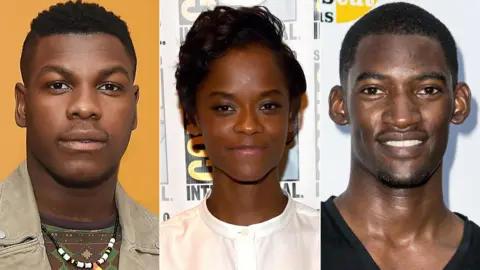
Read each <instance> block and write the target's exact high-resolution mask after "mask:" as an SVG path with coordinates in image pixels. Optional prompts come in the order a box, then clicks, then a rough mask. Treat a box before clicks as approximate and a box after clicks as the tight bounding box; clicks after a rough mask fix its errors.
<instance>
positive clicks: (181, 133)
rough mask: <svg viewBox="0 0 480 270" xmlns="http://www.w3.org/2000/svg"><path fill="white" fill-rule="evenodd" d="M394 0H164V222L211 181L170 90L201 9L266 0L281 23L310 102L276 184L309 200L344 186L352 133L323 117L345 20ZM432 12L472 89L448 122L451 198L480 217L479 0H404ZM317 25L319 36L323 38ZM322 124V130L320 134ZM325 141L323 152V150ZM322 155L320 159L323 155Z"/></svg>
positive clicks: (447, 173)
mask: <svg viewBox="0 0 480 270" xmlns="http://www.w3.org/2000/svg"><path fill="white" fill-rule="evenodd" d="M388 2H395V1H393V0H266V1H265V0H216V1H215V0H168V1H162V4H161V13H160V20H161V22H162V23H161V26H160V39H161V44H162V46H161V52H160V55H161V86H162V96H161V101H162V103H161V105H162V110H161V113H162V115H161V171H160V173H161V193H160V213H161V218H162V219H163V220H165V219H168V218H169V217H171V216H173V215H175V214H178V213H180V212H182V211H185V210H187V209H188V208H191V207H194V206H196V205H197V204H198V203H199V201H200V200H202V199H203V198H204V195H205V193H206V192H207V190H208V189H209V188H210V186H211V183H212V179H211V176H210V174H209V172H210V170H211V168H210V167H209V160H208V157H207V156H206V155H205V153H204V151H202V150H201V149H202V147H201V146H202V145H201V144H202V141H201V138H191V137H190V136H189V135H188V134H186V133H185V129H184V127H183V125H182V118H181V117H182V115H181V113H180V110H179V107H178V99H177V96H176V91H175V79H174V68H175V65H176V64H177V61H178V59H177V57H178V49H179V46H180V44H181V42H182V41H183V40H184V37H185V35H186V33H187V31H188V30H189V28H190V27H191V25H192V24H193V22H194V20H195V19H196V18H197V16H198V15H199V13H200V12H201V11H203V10H205V9H206V8H212V7H214V6H215V5H219V4H223V5H233V6H235V5H239V4H242V5H264V6H267V7H268V8H269V9H270V10H271V11H272V12H273V13H274V14H275V15H277V16H278V17H279V18H280V19H281V20H282V21H283V22H284V23H285V30H286V31H285V35H284V36H285V40H286V42H287V43H288V44H289V45H290V46H291V48H292V49H293V50H294V51H295V52H296V53H297V57H298V59H299V61H300V63H301V65H302V67H303V69H304V71H305V75H306V77H307V85H308V87H307V95H308V106H307V108H306V110H305V112H304V119H303V126H302V129H301V131H300V133H299V136H298V139H297V144H296V146H295V147H294V148H293V149H291V150H290V151H289V156H288V162H287V166H286V169H285V173H284V176H283V179H282V181H281V182H280V185H281V186H282V187H284V188H285V189H286V190H288V191H289V192H290V193H291V194H292V195H293V197H294V198H295V199H296V200H298V201H300V202H303V203H305V204H307V205H309V206H311V207H314V208H317V209H318V208H319V206H320V201H323V200H326V199H327V198H328V197H330V196H331V195H339V194H340V193H341V192H342V191H344V190H345V189H346V187H347V184H348V178H349V168H350V135H349V130H348V127H347V128H345V127H343V128H340V127H338V126H336V125H335V124H334V123H333V122H332V121H331V120H330V118H329V116H328V94H329V91H330V88H331V87H332V86H333V85H336V84H339V75H338V65H339V63H338V59H339V51H340V46H341V42H342V40H343V37H344V35H345V33H346V32H347V30H348V28H349V27H350V26H351V25H352V24H353V23H354V22H355V21H356V20H357V19H358V18H360V17H361V16H362V15H364V14H365V13H367V12H368V11H370V10H371V9H372V8H375V7H377V6H379V5H382V4H385V3H388ZM405 2H410V3H414V4H417V5H419V6H421V7H423V8H425V9H426V10H428V11H429V12H431V13H433V14H434V15H435V16H437V17H438V18H439V19H440V20H441V21H443V22H444V23H445V24H446V25H447V27H448V28H449V29H450V31H451V32H452V34H453V36H454V37H455V39H456V41H457V46H458V49H459V64H460V74H459V78H460V79H462V80H465V81H466V82H467V83H468V84H469V85H470V87H471V91H472V96H473V98H472V111H471V114H470V117H469V119H468V120H467V121H466V122H465V123H464V124H462V125H461V126H454V125H452V127H451V134H450V139H449V146H448V150H447V155H446V157H445V160H444V175H445V179H444V192H445V201H446V202H447V205H448V206H449V207H450V208H451V209H452V210H454V211H457V212H460V213H462V214H465V215H467V216H468V217H469V218H470V219H472V220H473V221H475V222H477V223H480V210H477V207H476V206H477V205H478V204H479V203H480V200H478V199H477V200H476V197H478V190H480V180H478V179H477V178H478V177H477V175H476V171H475V170H474V168H475V166H478V160H477V159H476V158H477V157H476V153H477V152H479V151H480V130H479V129H478V128H477V118H478V105H477V104H478V103H477V100H478V99H477V96H479V95H480V90H479V89H480V76H475V72H477V71H478V67H477V66H478V65H477V62H478V60H480V51H479V49H478V41H477V31H476V30H477V29H476V25H477V24H476V23H475V18H476V17H477V16H478V15H477V14H476V13H477V10H478V9H479V8H480V1H473V0H459V1H448V0H407V1H405ZM320 33H321V38H320ZM320 132H321V136H320ZM320 149H321V150H320ZM320 160H321V162H320Z"/></svg>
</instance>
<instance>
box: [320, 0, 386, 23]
mask: <svg viewBox="0 0 480 270" xmlns="http://www.w3.org/2000/svg"><path fill="white" fill-rule="evenodd" d="M377 2H378V0H316V1H315V9H316V12H317V13H318V14H320V16H319V17H321V18H323V20H322V21H323V22H326V23H332V22H336V23H347V22H351V21H354V20H357V19H359V18H360V17H362V16H363V15H365V14H366V13H367V12H369V11H370V10H371V9H372V8H373V6H374V5H375V4H376V3H377Z"/></svg>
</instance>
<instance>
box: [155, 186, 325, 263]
mask: <svg viewBox="0 0 480 270" xmlns="http://www.w3.org/2000/svg"><path fill="white" fill-rule="evenodd" d="M287 195H288V194H287ZM206 198H208V195H207V196H206ZM206 198H205V199H206ZM205 199H204V200H203V201H202V202H201V203H200V204H199V205H198V206H197V207H195V208H192V209H190V210H188V211H185V212H183V213H181V214H179V215H176V216H174V217H172V218H171V219H169V220H167V221H165V222H163V223H161V224H160V269H161V270H319V269H320V212H319V211H318V210H315V209H313V208H310V207H308V206H306V205H303V204H301V203H299V202H296V201H294V200H293V199H292V198H291V197H290V196H289V197H288V203H287V206H286V208H285V210H284V211H283V213H282V214H280V215H279V216H277V217H275V218H272V219H270V220H267V221H265V222H262V223H259V224H254V225H250V226H237V225H231V224H228V223H225V222H223V221H220V220H218V219H217V218H215V217H214V216H213V215H212V214H211V213H210V212H209V211H208V209H207V206H206V200H205Z"/></svg>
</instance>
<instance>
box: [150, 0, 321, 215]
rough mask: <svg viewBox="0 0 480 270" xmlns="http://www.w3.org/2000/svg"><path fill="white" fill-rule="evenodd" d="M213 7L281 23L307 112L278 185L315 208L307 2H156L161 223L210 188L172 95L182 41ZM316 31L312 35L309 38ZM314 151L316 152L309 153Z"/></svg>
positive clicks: (314, 85) (313, 54)
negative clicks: (254, 10) (263, 14)
mask: <svg viewBox="0 0 480 270" xmlns="http://www.w3.org/2000/svg"><path fill="white" fill-rule="evenodd" d="M216 5H229V6H237V5H247V6H253V5H263V6H266V7H267V8H268V9H269V10H270V11H271V12H272V13H273V14H275V15H276V16H277V17H278V18H279V19H281V20H282V21H283V22H284V23H285V34H284V39H285V41H286V42H287V44H288V45H289V46H290V47H291V48H292V50H294V51H295V52H296V55H297V59H298V60H299V62H300V64H301V65H302V67H303V69H304V72H305V76H306V78H307V84H308V89H307V95H308V106H307V107H306V109H305V111H304V115H303V125H302V127H301V130H300V132H299V135H298V137H297V140H296V144H295V146H294V147H293V148H292V149H290V150H289V151H288V152H287V154H288V157H287V159H286V160H287V161H286V165H285V169H284V173H283V177H282V180H281V181H280V185H281V186H282V187H283V188H284V189H285V190H287V191H288V192H289V193H290V194H291V195H292V196H293V198H294V199H296V200H298V201H300V202H303V203H305V204H307V205H309V206H311V207H314V208H316V209H319V208H320V199H319V189H318V180H319V177H318V172H317V169H318V143H317V142H318V138H319V134H318V132H317V129H318V127H319V125H317V122H318V119H319V118H318V117H317V113H318V110H317V109H318V108H317V107H318V106H317V105H318V104H319V101H318V100H317V97H318V95H317V93H318V91H319V84H318V80H317V79H318V76H317V74H316V72H317V71H318V67H319V56H320V53H319V50H318V49H316V46H318V45H319V43H318V40H317V38H318V32H319V29H318V28H317V27H318V25H317V26H315V25H314V4H313V2H312V0H267V1H264V0H217V1H215V0H168V1H162V4H161V14H160V20H161V24H160V39H161V44H162V45H161V49H160V51H161V52H160V55H161V73H162V74H161V80H162V83H161V86H162V97H161V99H162V110H161V111H162V116H161V140H162V141H161V169H160V173H161V181H160V183H161V193H160V215H161V219H162V220H166V219H168V218H169V217H171V216H173V215H175V214H178V213H180V212H182V211H185V210H187V209H189V208H191V207H194V206H196V205H197V204H198V203H199V202H200V200H202V199H203V198H204V196H205V194H206V193H207V191H208V190H209V189H210V187H211V185H212V178H211V174H210V172H211V166H210V165H211V164H210V162H209V160H208V157H207V155H206V153H205V152H204V150H203V149H202V148H203V145H202V139H201V137H195V138H192V137H190V136H189V134H187V133H186V132H185V129H184V126H183V124H182V115H181V112H180V110H179V107H178V99H177V94H176V91H175V78H174V72H175V65H176V64H177V62H178V50H179V46H180V44H181V42H183V41H184V38H185V35H186V33H187V32H188V30H189V29H190V27H191V26H192V24H193V22H194V21H195V19H196V18H197V17H198V15H199V14H200V12H202V11H203V10H205V9H207V8H213V7H215V6H216ZM315 31H317V32H315ZM315 149H316V150H315Z"/></svg>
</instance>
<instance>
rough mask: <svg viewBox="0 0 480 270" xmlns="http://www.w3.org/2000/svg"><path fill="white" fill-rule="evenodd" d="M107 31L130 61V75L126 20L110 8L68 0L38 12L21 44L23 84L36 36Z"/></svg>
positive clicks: (131, 50)
mask: <svg viewBox="0 0 480 270" xmlns="http://www.w3.org/2000/svg"><path fill="white" fill-rule="evenodd" d="M98 33H103V34H109V35H112V36H114V37H116V38H118V39H119V40H120V42H121V43H122V44H123V46H124V47H125V50H126V51H127V53H128V55H129V56H130V57H131V59H132V62H133V76H134V77H135V72H136V67H137V56H136V53H135V47H134V46H133V42H132V38H131V37H130V32H129V30H128V26H127V24H126V23H125V22H124V21H123V20H122V19H120V17H119V16H117V15H115V14H114V13H113V12H111V11H107V10H105V8H104V7H102V6H100V5H98V4H95V3H83V2H82V1H81V0H77V1H75V2H74V1H68V2H66V3H58V4H56V5H53V6H50V8H49V9H48V10H44V11H43V12H41V13H39V14H38V16H37V17H36V18H35V19H33V20H32V22H31V24H30V32H29V33H28V34H27V37H26V38H25V41H24V42H23V47H22V56H21V58H20V71H21V73H22V79H23V82H24V83H25V84H27V83H28V79H29V76H30V68H31V67H30V64H31V60H32V58H33V57H34V55H35V50H36V47H37V45H38V41H39V39H40V38H43V37H48V36H52V35H64V34H98Z"/></svg>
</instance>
